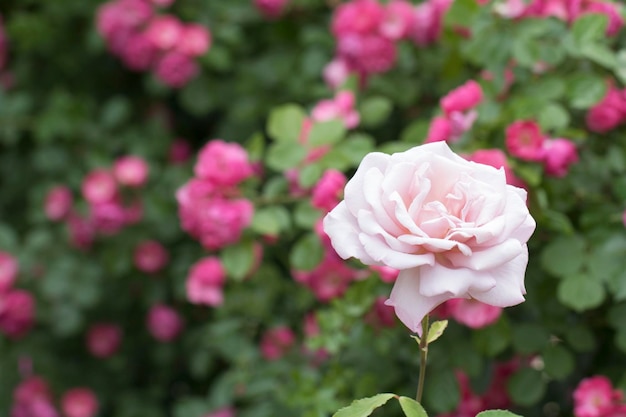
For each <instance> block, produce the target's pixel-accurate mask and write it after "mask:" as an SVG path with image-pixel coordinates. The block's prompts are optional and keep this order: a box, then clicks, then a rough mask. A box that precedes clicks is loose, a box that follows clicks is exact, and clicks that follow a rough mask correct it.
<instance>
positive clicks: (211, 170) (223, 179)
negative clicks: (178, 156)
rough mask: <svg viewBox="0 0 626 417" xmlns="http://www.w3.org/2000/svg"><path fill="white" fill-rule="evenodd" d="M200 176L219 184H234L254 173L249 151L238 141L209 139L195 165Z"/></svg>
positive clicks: (197, 174)
mask: <svg viewBox="0 0 626 417" xmlns="http://www.w3.org/2000/svg"><path fill="white" fill-rule="evenodd" d="M194 172H195V173H196V176H197V177H198V178H202V179H205V180H207V181H210V182H211V183H213V184H215V185H217V186H234V185H237V184H239V183H240V182H241V181H243V180H245V179H246V178H249V177H250V176H252V175H253V173H254V171H253V170H252V165H251V164H250V161H249V160H248V152H247V151H246V150H245V149H244V148H243V147H242V146H241V145H239V144H238V143H229V142H225V141H223V140H221V139H214V140H212V141H209V142H208V143H207V144H206V145H204V147H203V148H202V149H200V152H199V153H198V161H197V162H196V165H195V167H194Z"/></svg>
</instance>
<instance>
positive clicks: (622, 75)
mask: <svg viewBox="0 0 626 417" xmlns="http://www.w3.org/2000/svg"><path fill="white" fill-rule="evenodd" d="M615 59H616V62H615V68H614V71H615V75H616V76H617V78H618V79H619V80H620V81H621V82H622V84H626V49H620V50H619V51H618V52H617V54H616V55H615Z"/></svg>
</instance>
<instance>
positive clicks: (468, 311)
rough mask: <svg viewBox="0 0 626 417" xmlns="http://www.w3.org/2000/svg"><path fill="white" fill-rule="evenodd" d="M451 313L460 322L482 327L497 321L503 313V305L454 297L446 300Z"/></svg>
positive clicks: (471, 326) (473, 327)
mask: <svg viewBox="0 0 626 417" xmlns="http://www.w3.org/2000/svg"><path fill="white" fill-rule="evenodd" d="M446 304H447V305H448V312H449V314H450V315H451V316H452V317H453V318H454V319H455V320H456V321H458V322H459V323H461V324H464V325H466V326H467V327H470V328H472V329H480V328H483V327H486V326H489V325H490V324H493V323H495V322H496V321H498V319H499V318H500V315H501V314H502V308H501V307H495V306H491V305H489V304H484V303H481V302H480V301H476V300H472V299H469V300H468V299H465V298H454V299H452V300H448V301H446Z"/></svg>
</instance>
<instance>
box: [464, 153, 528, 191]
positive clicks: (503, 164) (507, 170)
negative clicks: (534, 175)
mask: <svg viewBox="0 0 626 417" xmlns="http://www.w3.org/2000/svg"><path fill="white" fill-rule="evenodd" d="M466 159H467V160H468V161H473V162H478V163H479V164H485V165H490V166H492V167H494V168H504V174H505V175H506V182H507V183H508V184H511V185H514V186H515V187H520V188H524V183H523V181H522V180H521V179H519V178H517V177H516V176H515V173H514V172H513V169H511V166H510V165H509V161H508V160H507V159H506V154H505V153H504V152H503V151H502V150H500V149H479V150H477V151H475V152H474V153H473V154H471V155H467V157H466Z"/></svg>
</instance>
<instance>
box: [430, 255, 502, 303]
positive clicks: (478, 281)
mask: <svg viewBox="0 0 626 417" xmlns="http://www.w3.org/2000/svg"><path fill="white" fill-rule="evenodd" d="M495 286H496V281H495V279H494V278H493V276H492V275H491V274H490V273H489V272H488V271H487V272H486V271H481V272H477V271H474V270H472V269H469V268H447V267H445V266H443V265H441V264H438V263H437V264H435V265H434V266H424V267H422V268H421V280H420V293H421V294H423V295H424V296H427V297H436V296H439V295H441V294H446V295H447V298H467V297H468V295H469V294H471V290H474V291H480V292H485V291H489V290H490V289H492V288H494V287H495Z"/></svg>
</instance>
